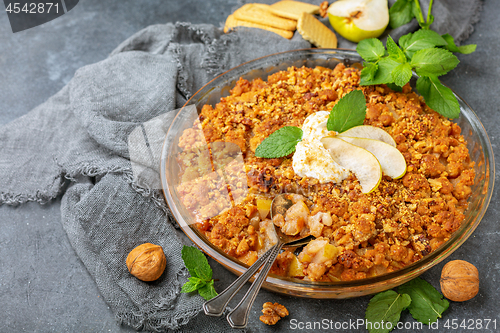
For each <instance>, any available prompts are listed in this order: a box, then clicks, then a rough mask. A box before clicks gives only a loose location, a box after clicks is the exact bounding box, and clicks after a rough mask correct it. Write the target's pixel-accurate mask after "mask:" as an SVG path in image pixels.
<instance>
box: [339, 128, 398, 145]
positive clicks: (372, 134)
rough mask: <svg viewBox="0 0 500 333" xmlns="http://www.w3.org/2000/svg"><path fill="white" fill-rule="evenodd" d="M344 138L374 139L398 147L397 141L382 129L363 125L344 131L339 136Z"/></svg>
mask: <svg viewBox="0 0 500 333" xmlns="http://www.w3.org/2000/svg"><path fill="white" fill-rule="evenodd" d="M337 136H338V137H340V138H342V137H344V136H350V137H353V138H365V139H373V140H379V141H383V142H385V143H388V144H390V145H391V146H393V147H396V141H394V139H393V138H392V136H391V135H390V134H389V133H387V132H386V131H384V130H383V129H381V128H380V127H375V126H370V125H361V126H355V127H351V128H350V129H348V130H347V131H344V132H342V133H340V134H338V135H337Z"/></svg>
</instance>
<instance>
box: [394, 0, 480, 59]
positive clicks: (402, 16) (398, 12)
mask: <svg viewBox="0 0 500 333" xmlns="http://www.w3.org/2000/svg"><path fill="white" fill-rule="evenodd" d="M432 3H433V0H431V1H430V2H429V10H428V12H427V20H425V19H424V15H423V13H422V9H421V8H420V3H419V1H418V0H397V1H396V2H395V3H394V5H392V7H391V8H390V9H389V26H390V27H391V28H392V29H396V28H399V27H400V26H402V25H405V24H407V23H409V22H410V21H411V20H412V19H413V18H415V19H416V20H417V22H418V24H419V25H420V27H421V28H422V29H423V30H429V29H430V25H431V24H432V22H434V16H433V15H432V14H431V10H432ZM441 37H443V39H444V40H445V42H446V43H444V44H443V45H441V46H442V47H443V48H445V49H447V50H448V51H451V52H456V53H463V54H469V53H472V52H474V51H475V50H476V44H469V45H463V46H457V45H456V44H455V40H454V39H453V37H452V36H451V35H449V34H445V35H442V36H441Z"/></svg>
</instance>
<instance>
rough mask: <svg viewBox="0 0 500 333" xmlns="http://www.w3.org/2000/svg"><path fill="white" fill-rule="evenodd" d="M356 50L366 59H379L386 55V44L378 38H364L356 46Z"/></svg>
mask: <svg viewBox="0 0 500 333" xmlns="http://www.w3.org/2000/svg"><path fill="white" fill-rule="evenodd" d="M356 51H357V52H358V53H359V55H360V56H361V58H363V59H364V60H366V61H377V60H379V59H380V58H382V57H383V56H384V55H385V47H384V44H382V42H381V41H380V40H379V39H378V38H368V39H363V40H362V41H360V42H359V43H358V46H356Z"/></svg>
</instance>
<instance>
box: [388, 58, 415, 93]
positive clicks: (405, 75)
mask: <svg viewBox="0 0 500 333" xmlns="http://www.w3.org/2000/svg"><path fill="white" fill-rule="evenodd" d="M391 75H392V79H393V80H394V83H395V84H396V85H398V86H400V87H402V86H404V85H405V84H407V83H408V82H409V81H410V79H411V75H412V71H411V66H410V64H409V63H407V62H406V63H404V64H401V65H398V66H397V67H395V68H394V70H393V71H392V73H391Z"/></svg>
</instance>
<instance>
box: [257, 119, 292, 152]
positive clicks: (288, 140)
mask: <svg viewBox="0 0 500 333" xmlns="http://www.w3.org/2000/svg"><path fill="white" fill-rule="evenodd" d="M300 140H302V130H301V129H300V128H298V127H295V126H285V127H282V128H280V129H279V130H277V131H275V132H273V133H272V134H271V135H269V136H268V137H267V138H265V139H264V141H262V142H261V143H260V145H259V146H258V147H257V149H255V156H257V157H264V158H278V157H283V156H287V155H290V154H291V153H293V152H294V151H295V146H296V145H297V143H299V142H300Z"/></svg>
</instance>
